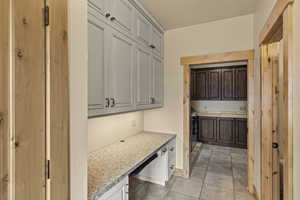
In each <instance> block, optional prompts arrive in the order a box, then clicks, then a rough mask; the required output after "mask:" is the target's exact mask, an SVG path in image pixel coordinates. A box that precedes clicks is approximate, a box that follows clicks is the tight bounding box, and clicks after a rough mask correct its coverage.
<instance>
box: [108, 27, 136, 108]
mask: <svg viewBox="0 0 300 200" xmlns="http://www.w3.org/2000/svg"><path fill="white" fill-rule="evenodd" d="M111 32H112V34H111V47H110V48H111V50H110V65H109V67H110V97H111V98H113V100H114V102H112V104H113V106H112V107H113V109H115V112H122V111H125V110H127V109H130V108H132V106H133V75H134V74H133V71H134V62H133V55H134V45H133V42H132V41H131V40H130V39H129V38H127V37H126V36H124V35H123V34H121V33H119V32H117V31H114V30H111Z"/></svg>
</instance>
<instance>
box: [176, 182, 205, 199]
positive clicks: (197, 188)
mask: <svg viewBox="0 0 300 200" xmlns="http://www.w3.org/2000/svg"><path fill="white" fill-rule="evenodd" d="M201 188H202V183H201V182H198V181H192V180H190V179H184V178H180V177H177V178H176V180H175V182H174V185H173V187H172V188H171V191H173V192H177V193H180V194H183V195H187V196H192V197H196V198H198V197H199V195H200V192H201Z"/></svg>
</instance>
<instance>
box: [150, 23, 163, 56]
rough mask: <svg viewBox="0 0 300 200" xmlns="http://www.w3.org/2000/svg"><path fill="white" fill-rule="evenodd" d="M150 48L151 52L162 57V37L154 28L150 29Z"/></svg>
mask: <svg viewBox="0 0 300 200" xmlns="http://www.w3.org/2000/svg"><path fill="white" fill-rule="evenodd" d="M150 46H151V48H152V49H153V52H154V53H155V54H156V55H158V56H160V57H163V35H162V33H160V32H159V31H158V30H157V29H156V28H155V27H154V26H153V28H152V37H151V45H150Z"/></svg>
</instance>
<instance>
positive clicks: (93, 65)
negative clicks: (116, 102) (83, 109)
mask: <svg viewBox="0 0 300 200" xmlns="http://www.w3.org/2000/svg"><path fill="white" fill-rule="evenodd" d="M107 29H108V27H107V26H106V25H105V24H104V23H103V22H101V21H100V20H99V19H97V18H95V17H93V16H89V20H88V57H89V59H88V66H89V67H88V104H89V115H90V116H93V115H97V114H104V113H105V112H107V106H108V105H107V100H106V99H105V98H106V92H107V88H106V86H107V84H106V75H105V73H106V65H107V63H106V62H107V61H106V53H107V52H106V51H105V47H106V46H107V45H106V42H107V31H108V30H107Z"/></svg>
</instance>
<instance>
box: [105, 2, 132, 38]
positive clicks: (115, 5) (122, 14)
mask: <svg viewBox="0 0 300 200" xmlns="http://www.w3.org/2000/svg"><path fill="white" fill-rule="evenodd" d="M108 2H109V10H110V14H111V17H110V20H111V22H112V23H114V24H116V25H118V26H119V27H120V28H121V29H122V30H124V31H126V32H128V33H130V34H133V24H134V7H133V6H132V5H131V3H129V1H127V0H108Z"/></svg>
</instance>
